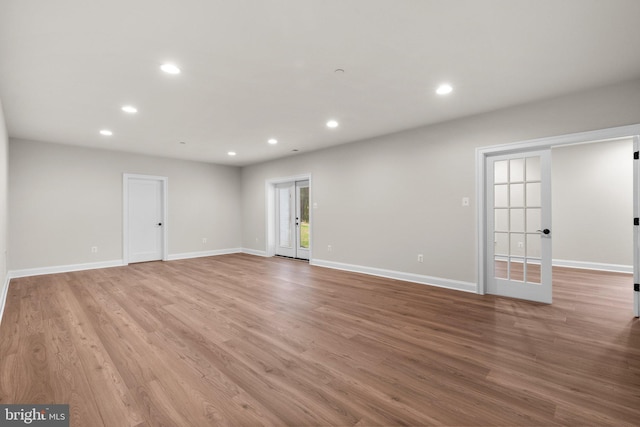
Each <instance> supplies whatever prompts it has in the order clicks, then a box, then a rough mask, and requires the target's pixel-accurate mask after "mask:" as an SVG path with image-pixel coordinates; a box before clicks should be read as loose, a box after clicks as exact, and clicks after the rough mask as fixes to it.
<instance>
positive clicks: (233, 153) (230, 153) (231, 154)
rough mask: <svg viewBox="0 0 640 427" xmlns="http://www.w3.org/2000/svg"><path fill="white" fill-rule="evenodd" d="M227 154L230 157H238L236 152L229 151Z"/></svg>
mask: <svg viewBox="0 0 640 427" xmlns="http://www.w3.org/2000/svg"><path fill="white" fill-rule="evenodd" d="M227 154H228V155H229V156H235V155H236V152H235V151H229V152H228V153H227Z"/></svg>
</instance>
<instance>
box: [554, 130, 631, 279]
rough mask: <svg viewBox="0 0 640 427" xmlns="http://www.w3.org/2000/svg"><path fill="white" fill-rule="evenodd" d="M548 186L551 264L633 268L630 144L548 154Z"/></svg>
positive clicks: (586, 146)
mask: <svg viewBox="0 0 640 427" xmlns="http://www.w3.org/2000/svg"><path fill="white" fill-rule="evenodd" d="M552 183H553V184H552V186H553V188H552V197H553V201H552V206H553V220H552V222H553V258H554V259H557V260H562V261H571V262H578V263H586V265H588V264H595V265H596V266H597V264H613V265H625V266H633V222H632V218H633V140H632V139H626V140H622V141H607V142H599V143H594V144H581V145H572V146H568V147H560V148H554V149H553V150H552ZM578 265H580V264H578ZM600 267H605V266H600Z"/></svg>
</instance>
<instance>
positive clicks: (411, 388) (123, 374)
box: [0, 254, 640, 427]
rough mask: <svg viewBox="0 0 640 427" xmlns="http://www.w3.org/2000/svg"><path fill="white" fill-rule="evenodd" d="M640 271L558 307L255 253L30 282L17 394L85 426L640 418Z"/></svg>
mask: <svg viewBox="0 0 640 427" xmlns="http://www.w3.org/2000/svg"><path fill="white" fill-rule="evenodd" d="M631 292H632V279H631V276H630V275H626V274H617V273H596V272H590V271H584V270H575V269H562V268H557V269H554V304H553V305H552V306H548V305H542V304H536V303H528V302H523V301H518V300H512V299H507V298H499V297H494V296H479V295H475V294H469V293H463V292H457V291H450V290H445V289H439V288H435V287H429V286H424V285H419V284H411V283H404V282H399V281H395V280H390V279H383V278H376V277H371V276H365V275H360V274H354V273H347V272H341V271H335V270H330V269H325V268H320V267H312V266H309V265H308V264H306V263H303V262H299V261H292V260H286V259H278V258H260V257H254V256H250V255H242V254H236V255H225V256H217V257H210V258H200V259H193V260H182V261H171V262H164V263H163V262H155V263H145V264H133V265H130V266H128V267H118V268H108V269H102V270H92V271H85V272H75V273H65V274H56V275H47V276H38V277H31V278H22V279H14V280H12V281H11V285H10V288H9V294H8V301H7V307H6V309H5V315H4V319H3V320H2V324H1V326H0V403H68V404H70V409H71V425H72V426H118V427H121V426H258V425H270V426H271V425H273V426H279V425H291V426H307V425H308V426H312V425H313V426H320V425H322V426H324V425H331V426H383V425H384V426H389V425H415V426H418V425H448V426H475V425H483V426H486V425H502V426H504V425H509V426H515V425H523V426H525V425H526V426H534V425H538V426H552V425H594V426H605V425H612V426H613V425H615V426H624V425H638V424H639V423H640V323H639V322H638V320H637V319H635V318H633V313H632V304H631V301H632V295H631Z"/></svg>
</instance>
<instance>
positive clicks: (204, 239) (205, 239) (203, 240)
mask: <svg viewBox="0 0 640 427" xmlns="http://www.w3.org/2000/svg"><path fill="white" fill-rule="evenodd" d="M206 243H207V238H206V237H203V238H202V244H203V245H205V244H206Z"/></svg>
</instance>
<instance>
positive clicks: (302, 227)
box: [276, 181, 311, 260]
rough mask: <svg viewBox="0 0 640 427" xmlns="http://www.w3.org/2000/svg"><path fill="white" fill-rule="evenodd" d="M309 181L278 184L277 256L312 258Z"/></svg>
mask: <svg viewBox="0 0 640 427" xmlns="http://www.w3.org/2000/svg"><path fill="white" fill-rule="evenodd" d="M310 238H311V233H310V227H309V181H295V182H286V183H282V184H277V185H276V255H283V256H288V257H291V258H300V259H307V260H308V259H309V247H310V246H309V244H310Z"/></svg>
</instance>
